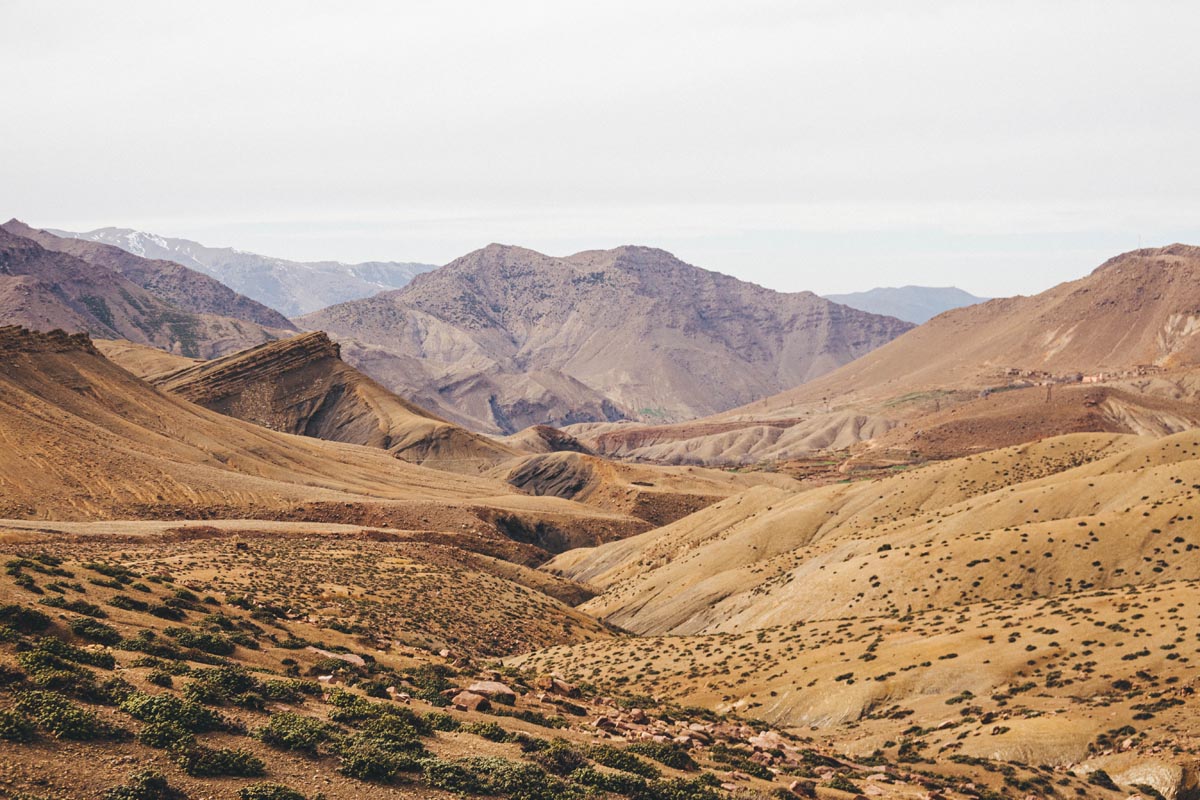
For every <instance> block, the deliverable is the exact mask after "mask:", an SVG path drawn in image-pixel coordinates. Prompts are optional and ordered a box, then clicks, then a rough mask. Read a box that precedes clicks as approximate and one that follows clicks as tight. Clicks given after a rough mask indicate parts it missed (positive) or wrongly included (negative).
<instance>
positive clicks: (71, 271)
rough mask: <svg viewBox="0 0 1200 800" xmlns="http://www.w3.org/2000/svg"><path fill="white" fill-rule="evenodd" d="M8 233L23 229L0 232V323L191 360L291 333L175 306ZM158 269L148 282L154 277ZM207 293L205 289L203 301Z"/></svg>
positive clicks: (115, 275)
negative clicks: (120, 342) (136, 346)
mask: <svg viewBox="0 0 1200 800" xmlns="http://www.w3.org/2000/svg"><path fill="white" fill-rule="evenodd" d="M8 227H12V228H14V229H16V230H20V229H21V226H20V225H19V223H18V224H15V225H14V224H12V223H10V225H9V226H7V227H5V228H0V322H3V323H6V324H12V323H18V324H22V325H26V326H29V327H30V328H34V329H37V330H44V331H45V330H51V329H54V328H62V329H65V330H68V331H72V332H86V333H90V334H95V335H98V336H102V337H105V338H113V339H128V340H130V341H133V342H137V343H139V344H148V345H153V346H154V347H158V348H161V349H164V350H169V351H172V352H174V353H177V354H179V355H185V356H193V357H210V356H213V355H220V354H223V353H228V352H232V351H235V350H242V349H245V348H246V347H250V346H252V345H256V344H259V343H261V342H265V341H270V340H271V339H276V338H278V337H279V336H280V335H284V334H285V333H286V331H285V330H282V329H278V328H270V327H266V326H263V325H260V324H259V323H256V322H251V321H248V320H245V319H235V318H232V317H226V316H220V315H217V314H213V313H196V312H193V311H190V310H187V309H183V308H180V307H178V306H175V305H172V304H171V303H169V302H167V301H165V300H163V299H162V298H160V297H159V296H157V295H156V294H155V293H153V292H151V291H149V290H147V289H145V288H143V287H142V286H140V285H138V284H137V283H135V282H133V281H131V280H129V279H127V278H126V277H125V276H124V275H123V274H121V273H120V272H118V271H116V270H114V269H111V268H109V267H107V266H105V265H104V264H103V263H100V262H99V261H97V262H95V263H92V262H89V261H86V260H83V259H81V258H79V257H77V256H75V255H71V254H70V253H65V252H59V251H57V250H51V249H47V248H45V247H43V246H42V245H41V244H39V243H38V242H36V241H34V240H33V239H30V238H25V237H23V236H19V235H15V234H13V233H12V232H10V231H9V230H8ZM51 238H53V237H51ZM51 243H53V242H51ZM153 263H154V262H151V263H150V266H148V267H146V272H145V273H144V274H143V276H142V277H146V276H152V275H153V269H154V268H153ZM171 266H174V265H171ZM174 277H176V278H180V281H173V284H174V286H176V287H178V286H180V285H181V284H187V283H188V279H187V276H182V277H181V276H178V275H176V276H174ZM196 277H198V278H203V280H204V281H209V280H210V279H208V278H204V276H196ZM208 288H211V287H209V286H208V285H207V284H204V283H202V284H199V290H200V293H201V294H202V295H203V292H204V291H205V290H206V289H208ZM222 288H223V287H222ZM208 296H209V297H214V296H216V295H208ZM233 298H234V301H235V302H234V305H237V303H236V295H234V296H233ZM226 299H229V298H228V297H226ZM263 310H264V311H266V309H263ZM283 323H284V324H285V325H287V326H288V327H289V328H290V327H291V326H290V323H288V322H287V320H283Z"/></svg>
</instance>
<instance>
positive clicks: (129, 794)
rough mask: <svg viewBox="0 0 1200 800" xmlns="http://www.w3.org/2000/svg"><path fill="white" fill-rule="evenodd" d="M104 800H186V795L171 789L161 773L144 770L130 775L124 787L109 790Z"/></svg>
mask: <svg viewBox="0 0 1200 800" xmlns="http://www.w3.org/2000/svg"><path fill="white" fill-rule="evenodd" d="M104 800H187V795H185V794H184V793H183V792H181V791H179V790H178V789H174V788H172V787H171V785H170V784H169V783H167V779H166V778H165V777H163V775H162V774H161V773H158V772H155V771H154V770H144V771H142V772H135V773H134V774H133V775H130V776H129V781H128V783H126V784H125V785H124V786H118V787H116V788H115V789H109V790H108V791H107V792H105V793H104Z"/></svg>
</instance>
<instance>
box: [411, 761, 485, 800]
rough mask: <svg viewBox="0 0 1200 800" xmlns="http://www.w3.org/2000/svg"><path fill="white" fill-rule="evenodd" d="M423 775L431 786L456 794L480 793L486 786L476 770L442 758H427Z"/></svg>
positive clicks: (423, 766)
mask: <svg viewBox="0 0 1200 800" xmlns="http://www.w3.org/2000/svg"><path fill="white" fill-rule="evenodd" d="M421 776H422V777H423V778H424V780H425V783H426V784H427V785H428V786H429V787H430V788H433V789H443V790H445V791H447V792H455V793H456V794H479V793H481V792H482V791H483V788H484V786H483V783H482V782H481V781H480V780H479V778H477V777H476V776H475V773H474V772H472V771H471V770H469V769H467V768H466V767H464V766H463V765H462V764H457V763H455V762H453V761H444V760H442V759H440V758H430V759H427V760H426V761H425V763H424V764H423V765H422V768H421Z"/></svg>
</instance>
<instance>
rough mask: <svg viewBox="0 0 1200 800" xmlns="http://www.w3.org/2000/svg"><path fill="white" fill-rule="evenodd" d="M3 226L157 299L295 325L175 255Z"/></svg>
mask: <svg viewBox="0 0 1200 800" xmlns="http://www.w3.org/2000/svg"><path fill="white" fill-rule="evenodd" d="M3 227H4V229H5V230H6V231H8V232H9V233H11V234H13V235H14V236H22V237H24V238H26V239H32V240H33V241H35V242H37V243H38V244H40V245H41V246H42V247H44V248H46V249H47V250H53V251H55V252H58V253H67V254H69V255H72V256H75V257H76V258H78V259H80V260H82V261H86V262H87V263H89V264H93V265H95V266H98V267H105V268H107V269H111V270H113V271H114V272H116V273H119V274H120V275H121V276H122V277H124V278H127V279H128V280H130V281H132V282H133V283H135V284H137V285H138V286H141V287H142V288H143V289H145V290H146V291H148V292H150V294H152V295H154V296H155V297H157V298H158V299H160V300H163V301H165V302H167V303H170V304H171V305H173V306H175V307H176V308H180V309H183V310H184V311H191V312H194V313H202V314H219V315H220V316H223V317H232V318H234V319H241V320H245V321H247V322H253V323H255V324H258V325H262V326H264V327H267V328H278V329H280V330H295V329H296V328H295V326H294V325H292V323H291V322H289V321H288V319H287V318H286V317H284V316H283V315H282V314H280V313H279V312H277V311H273V310H271V309H269V308H267V307H266V306H264V305H262V304H261V303H258V302H255V301H254V300H251V299H250V298H249V297H244V296H242V295H240V294H238V293H237V292H235V291H234V290H233V289H230V288H229V287H228V286H226V285H225V284H223V283H221V282H220V281H218V280H215V279H214V278H211V277H209V276H208V275H205V274H204V273H203V272H197V271H196V270H193V269H188V268H187V267H185V266H181V265H180V264H177V263H175V262H174V261H166V260H161V259H159V260H152V259H149V258H142V257H140V256H136V255H133V254H131V253H127V252H126V251H124V250H122V249H121V248H119V247H113V246H112V245H107V244H100V243H98V242H90V241H84V240H82V239H69V238H63V237H60V236H56V235H54V234H52V233H50V232H48V231H42V230H38V229H36V228H31V227H29V226H28V225H26V224H25V223H23V222H20V221H18V220H15V219H14V220H10V221H9V222H7V223H5V224H4V226H3Z"/></svg>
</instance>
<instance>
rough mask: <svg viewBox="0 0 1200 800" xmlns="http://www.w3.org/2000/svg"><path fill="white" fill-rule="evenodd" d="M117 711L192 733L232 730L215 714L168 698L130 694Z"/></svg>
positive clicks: (191, 704)
mask: <svg viewBox="0 0 1200 800" xmlns="http://www.w3.org/2000/svg"><path fill="white" fill-rule="evenodd" d="M121 710H122V711H124V712H125V713H126V714H128V715H130V716H131V717H133V718H134V719H138V720H141V721H142V722H169V723H172V724H174V725H178V726H179V727H181V728H183V729H184V730H188V731H191V732H192V733H205V732H207V731H231V730H236V726H235V725H233V724H232V723H231V722H230V721H229V720H226V719H225V718H224V717H222V716H221V715H220V714H218V713H217V712H215V711H213V710H211V709H208V708H205V707H204V706H202V705H200V704H199V703H196V702H194V701H192V700H181V699H180V698H178V697H176V696H175V695H172V694H146V693H145V692H134V693H133V694H132V695H130V696H129V697H128V698H127V699H126V700H125V702H123V703H121Z"/></svg>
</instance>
